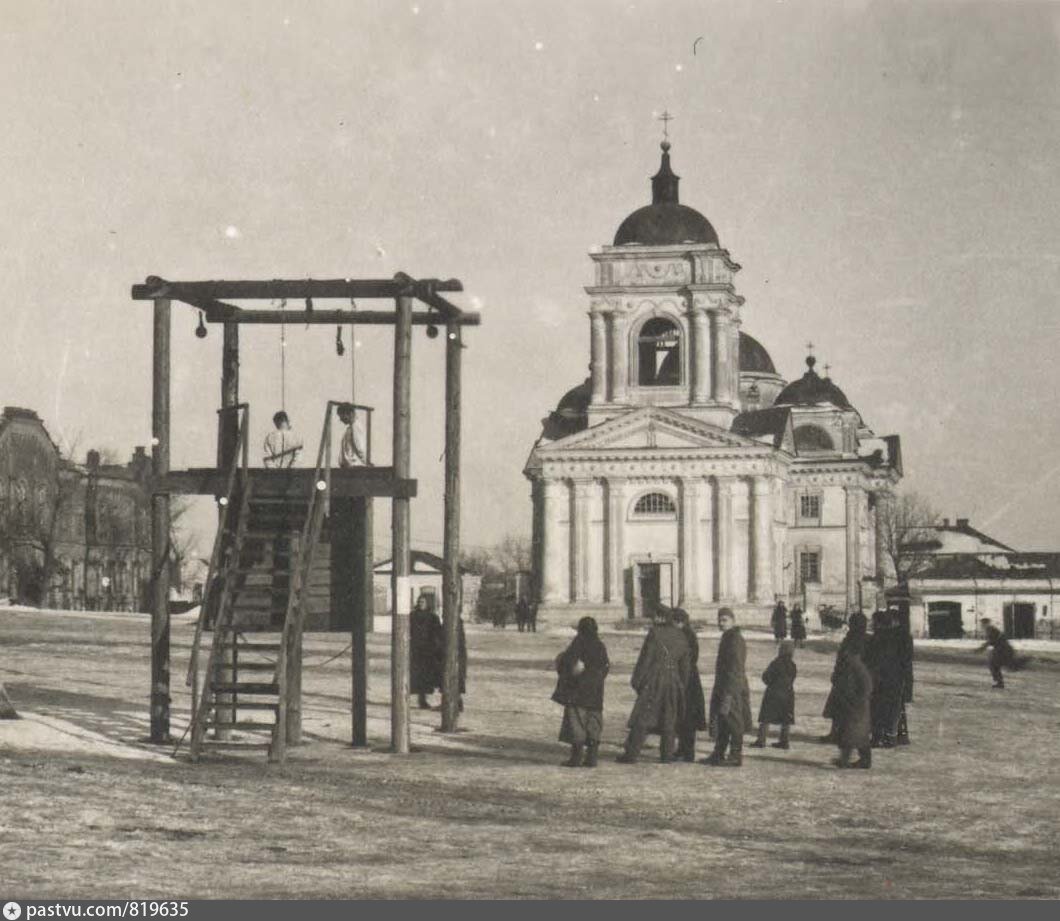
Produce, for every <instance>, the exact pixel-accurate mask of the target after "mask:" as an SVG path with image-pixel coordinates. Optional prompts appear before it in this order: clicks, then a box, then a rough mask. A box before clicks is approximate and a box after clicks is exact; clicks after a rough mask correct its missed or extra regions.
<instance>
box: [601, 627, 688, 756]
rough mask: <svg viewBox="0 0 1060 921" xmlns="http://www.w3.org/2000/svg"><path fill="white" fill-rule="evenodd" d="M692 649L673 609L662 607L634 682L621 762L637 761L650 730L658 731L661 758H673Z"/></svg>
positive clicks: (641, 652) (646, 639)
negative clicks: (632, 699)
mask: <svg viewBox="0 0 1060 921" xmlns="http://www.w3.org/2000/svg"><path fill="white" fill-rule="evenodd" d="M690 661H691V650H689V648H688V640H686V639H685V635H684V634H683V633H682V632H681V631H680V630H679V629H678V628H677V627H676V626H675V625H674V622H673V613H672V612H671V610H670V609H669V608H661V609H660V610H659V612H658V613H657V614H656V621H655V626H654V627H652V628H651V629H650V630H649V631H648V635H647V636H646V637H645V638H644V645H643V646H642V647H641V650H640V657H639V658H638V659H637V665H636V667H635V668H634V669H633V678H632V680H631V682H630V683H631V684H632V685H633V690H634V691H636V692H637V702H636V703H635V704H634V705H633V712H632V713H630V715H629V735H628V736H627V737H626V750H625V751H624V752H623V753H622V754H621V755H619V757H618V761H619V762H620V763H621V764H634V763H636V761H637V757H638V756H639V755H640V750H641V748H642V747H643V746H644V739H645V738H646V736H647V735H648V733H649V732H653V731H654V732H658V733H659V760H660V761H662V762H663V763H667V762H670V761H672V760H673V742H674V732H675V730H676V728H677V719H678V717H679V716H680V714H681V712H682V711H683V708H684V703H685V688H687V686H688V673H689V663H690Z"/></svg>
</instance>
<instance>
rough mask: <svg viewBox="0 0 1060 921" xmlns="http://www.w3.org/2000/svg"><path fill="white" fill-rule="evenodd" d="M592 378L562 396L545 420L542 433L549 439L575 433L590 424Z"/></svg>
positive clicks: (553, 439) (552, 439) (554, 439)
mask: <svg viewBox="0 0 1060 921" xmlns="http://www.w3.org/2000/svg"><path fill="white" fill-rule="evenodd" d="M592 392H593V387H592V378H588V377H587V378H586V379H585V380H584V381H583V382H582V383H580V384H579V385H578V386H577V387H572V388H571V389H570V390H568V391H567V392H566V393H565V394H563V396H562V397H561V398H560V401H559V403H558V404H557V406H556V408H555V409H554V410H553V411H552V412H550V413H549V414H548V417H547V418H546V419H544V420H543V426H542V429H543V430H542V434H543V435H544V437H545V438H547V439H548V440H549V441H556V440H557V439H559V438H565V437H566V436H567V435H573V434H574V433H575V432H580V431H582V430H583V429H585V428H588V426H589V414H588V410H589V401H590V400H591V399H592Z"/></svg>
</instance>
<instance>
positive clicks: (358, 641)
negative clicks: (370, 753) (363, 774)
mask: <svg viewBox="0 0 1060 921" xmlns="http://www.w3.org/2000/svg"><path fill="white" fill-rule="evenodd" d="M350 501H351V503H352V505H353V539H354V546H353V600H354V607H353V620H352V622H351V624H350V634H351V635H350V640H351V645H350V650H351V654H350V673H351V676H352V693H351V696H350V716H351V743H352V744H353V746H354V747H355V748H360V747H363V746H366V745H367V744H368V631H369V630H370V629H371V627H372V615H373V613H374V612H373V606H374V595H373V591H372V588H373V586H372V563H373V559H372V557H373V556H374V554H373V553H372V498H371V496H365V497H363V498H360V499H351V500H350Z"/></svg>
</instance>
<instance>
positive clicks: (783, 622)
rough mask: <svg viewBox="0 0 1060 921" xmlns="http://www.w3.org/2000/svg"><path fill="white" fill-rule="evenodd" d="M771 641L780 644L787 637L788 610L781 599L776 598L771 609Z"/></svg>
mask: <svg viewBox="0 0 1060 921" xmlns="http://www.w3.org/2000/svg"><path fill="white" fill-rule="evenodd" d="M771 623H772V625H773V639H775V640H776V641H777V643H780V642H781V641H782V640H785V639H787V637H788V608H787V605H785V604H784V599H783V598H778V599H777V603H776V605H775V606H774V608H773V617H772V620H771Z"/></svg>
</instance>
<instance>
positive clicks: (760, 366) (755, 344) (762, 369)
mask: <svg viewBox="0 0 1060 921" xmlns="http://www.w3.org/2000/svg"><path fill="white" fill-rule="evenodd" d="M740 371H741V372H744V373H748V374H776V373H777V369H776V368H775V367H774V366H773V359H772V358H770V357H769V352H767V351H766V350H765V346H763V345H762V343H761V342H759V341H758V340H757V339H755V337H754V336H749V335H748V334H747V333H745V332H743V331H742V330H741V331H740Z"/></svg>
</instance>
